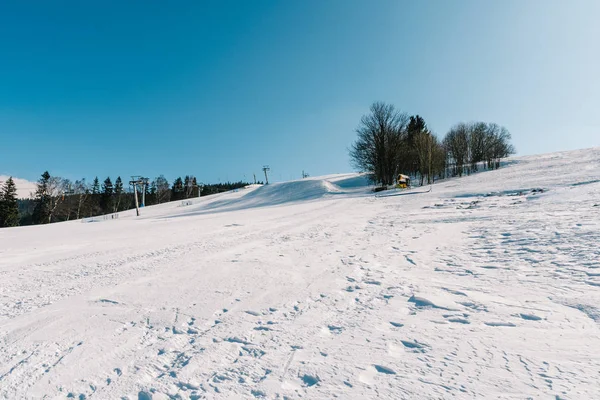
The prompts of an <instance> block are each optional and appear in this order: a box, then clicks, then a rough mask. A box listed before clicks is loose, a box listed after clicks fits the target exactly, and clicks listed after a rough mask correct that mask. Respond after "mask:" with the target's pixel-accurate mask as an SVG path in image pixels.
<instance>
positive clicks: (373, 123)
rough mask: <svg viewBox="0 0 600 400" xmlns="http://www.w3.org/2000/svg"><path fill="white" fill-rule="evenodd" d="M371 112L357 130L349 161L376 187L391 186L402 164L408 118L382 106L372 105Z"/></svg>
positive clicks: (363, 118)
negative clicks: (368, 176)
mask: <svg viewBox="0 0 600 400" xmlns="http://www.w3.org/2000/svg"><path fill="white" fill-rule="evenodd" d="M370 111H371V113H370V114H368V115H364V116H363V117H362V118H361V121H360V125H359V127H358V128H357V129H356V133H357V134H358V138H357V140H356V141H355V142H354V143H353V144H352V146H351V148H350V159H351V161H352V164H353V165H354V167H355V168H356V169H358V170H359V171H361V172H369V173H370V174H371V179H372V180H373V181H374V182H375V183H380V184H381V185H391V184H392V183H393V182H394V180H395V177H396V175H397V173H398V171H399V169H400V167H401V164H402V147H403V144H404V142H405V139H406V126H407V123H408V116H407V115H406V114H404V113H400V112H399V111H396V109H395V108H394V106H393V105H391V104H385V103H381V102H376V103H373V105H371V109H370Z"/></svg>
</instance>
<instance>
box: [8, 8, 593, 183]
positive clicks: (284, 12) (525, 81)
mask: <svg viewBox="0 0 600 400" xmlns="http://www.w3.org/2000/svg"><path fill="white" fill-rule="evenodd" d="M598 15H600V2H599V1H596V0H590V1H572V2H566V1H562V0H557V1H552V0H527V1H521V0H514V1H513V0H503V1H493V2H492V1H460V0H456V1H442V0H440V1H434V0H431V1H419V2H416V1H406V2H404V1H400V0H395V1H386V0H381V1H366V0H364V1H351V0H343V1H342V0H327V1H322V0H316V1H279V2H277V1H267V0H264V1H263V0H257V1H239V2H233V1H189V2H184V1H179V2H164V1H127V2H123V1H103V2H87V1H84V2H82V1H53V2H49V1H28V2H22V1H10V2H9V1H5V2H1V3H0V37H2V38H3V39H2V40H1V41H0V54H1V61H0V174H12V175H14V176H18V177H20V178H25V179H29V180H36V179H37V178H38V177H39V175H40V174H41V173H42V172H43V171H44V170H49V171H50V173H51V174H53V175H60V176H64V177H68V178H71V179H77V178H82V177H85V178H87V179H91V178H93V177H94V176H96V175H98V177H99V178H101V179H104V178H105V177H106V176H111V177H113V179H114V177H116V176H117V175H121V176H123V177H127V176H129V175H146V176H149V177H151V178H153V177H155V176H157V175H159V174H164V175H165V176H166V177H167V178H168V179H169V180H170V181H173V179H174V178H175V177H177V176H183V175H186V174H194V175H196V176H197V177H198V179H199V180H200V181H204V182H218V181H226V180H239V179H246V180H251V179H252V174H253V173H256V174H257V176H260V175H259V174H260V173H261V167H262V165H263V164H269V165H270V166H271V169H272V171H271V172H272V178H273V180H287V179H290V178H299V177H300V174H301V172H302V170H306V171H307V172H308V173H310V174H311V175H320V174H326V173H337V172H347V171H350V170H351V167H350V165H349V160H348V152H347V149H348V147H349V145H350V144H351V143H352V141H353V140H354V138H355V132H354V130H355V128H356V127H357V125H358V122H359V120H360V117H361V115H363V114H364V113H366V112H367V111H368V107H369V105H370V104H371V103H372V102H373V101H377V100H380V101H386V102H390V103H393V104H394V105H396V106H397V107H398V108H399V109H401V110H403V111H406V112H407V113H410V114H417V113H418V114H420V115H422V116H423V117H424V118H425V120H426V122H427V123H428V125H429V127H430V128H431V129H432V130H433V131H434V132H436V133H437V134H438V135H439V136H440V137H441V136H443V135H444V134H445V133H446V132H447V131H448V129H449V128H450V127H451V126H452V125H453V124H455V123H457V122H459V121H474V120H482V121H487V122H496V123H499V124H501V125H504V126H506V127H507V128H508V129H509V130H510V132H511V133H512V135H513V143H514V144H515V146H516V147H517V150H518V153H519V154H535V153H544V152H551V151H559V150H568V149H575V148H584V147H591V146H598V145H600V132H599V127H600V79H599V74H600V51H598V41H599V40H600V24H599V23H598V21H597V17H598Z"/></svg>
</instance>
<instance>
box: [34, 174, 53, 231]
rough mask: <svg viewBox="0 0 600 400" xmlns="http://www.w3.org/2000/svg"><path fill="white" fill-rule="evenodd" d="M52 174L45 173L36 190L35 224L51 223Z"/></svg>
mask: <svg viewBox="0 0 600 400" xmlns="http://www.w3.org/2000/svg"><path fill="white" fill-rule="evenodd" d="M49 186H50V173H48V171H45V172H44V173H43V174H42V177H41V178H40V179H39V180H38V182H37V187H36V190H35V208H34V210H33V216H32V217H33V223H34V224H45V223H48V222H50V221H49V219H50V201H51V199H50V187H49Z"/></svg>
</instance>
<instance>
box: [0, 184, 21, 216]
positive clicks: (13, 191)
mask: <svg viewBox="0 0 600 400" xmlns="http://www.w3.org/2000/svg"><path fill="white" fill-rule="evenodd" d="M18 225H19V204H18V202H17V187H16V185H15V182H14V181H13V179H12V177H9V178H8V180H7V181H6V182H4V185H3V186H2V190H0V227H9V226H18Z"/></svg>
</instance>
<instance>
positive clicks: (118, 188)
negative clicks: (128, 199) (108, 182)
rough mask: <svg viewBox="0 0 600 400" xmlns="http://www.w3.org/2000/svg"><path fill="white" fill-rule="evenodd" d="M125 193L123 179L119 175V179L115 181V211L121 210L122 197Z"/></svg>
mask: <svg viewBox="0 0 600 400" xmlns="http://www.w3.org/2000/svg"><path fill="white" fill-rule="evenodd" d="M122 195H123V181H122V180H121V177H120V176H117V180H116V181H115V197H116V201H115V207H114V212H117V211H120V208H121V197H122Z"/></svg>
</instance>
